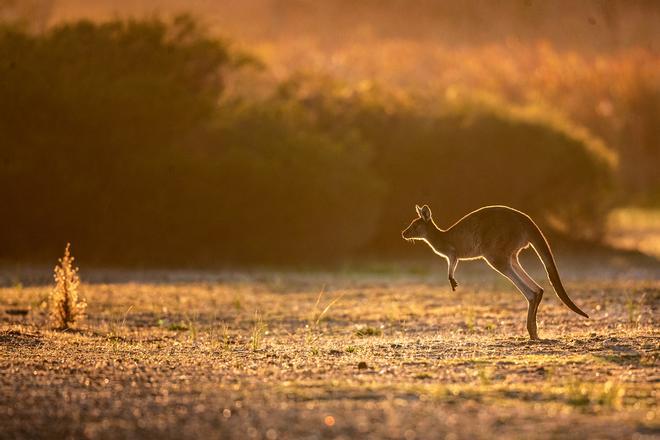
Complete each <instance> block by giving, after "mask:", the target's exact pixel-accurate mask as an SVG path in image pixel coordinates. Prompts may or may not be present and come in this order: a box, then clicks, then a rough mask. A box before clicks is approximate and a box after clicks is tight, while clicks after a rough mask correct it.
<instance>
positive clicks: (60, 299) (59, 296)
mask: <svg viewBox="0 0 660 440" xmlns="http://www.w3.org/2000/svg"><path fill="white" fill-rule="evenodd" d="M70 247H71V244H70V243H67V245H66V248H65V249H64V256H63V257H62V258H60V259H59V264H58V265H57V266H55V271H54V278H55V288H53V290H52V291H51V293H50V296H49V298H48V306H49V310H50V320H51V322H52V323H53V325H54V327H55V328H57V329H60V330H64V329H68V328H70V327H71V326H72V325H73V324H75V323H76V322H80V321H81V320H82V319H83V318H84V316H85V309H86V308H87V303H86V302H85V301H84V300H82V299H80V298H79V296H78V287H79V286H80V277H79V276H78V268H77V267H73V260H74V258H73V256H72V255H71V252H70Z"/></svg>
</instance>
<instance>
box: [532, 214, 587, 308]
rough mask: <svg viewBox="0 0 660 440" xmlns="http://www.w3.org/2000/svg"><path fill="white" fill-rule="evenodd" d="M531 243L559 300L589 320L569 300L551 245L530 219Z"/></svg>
mask: <svg viewBox="0 0 660 440" xmlns="http://www.w3.org/2000/svg"><path fill="white" fill-rule="evenodd" d="M530 223H531V224H530V226H531V230H530V237H529V238H530V242H531V243H532V246H534V250H535V251H536V254H537V255H538V256H539V258H540V259H541V261H543V265H544V266H545V271H546V273H547V274H548V278H549V279H550V283H551V284H552V287H553V288H554V289H555V292H556V293H557V296H558V297H559V299H560V300H561V301H562V302H563V303H564V304H566V306H568V308H569V309H571V310H573V311H574V312H575V313H577V314H578V315H582V316H584V317H585V318H588V317H589V315H587V314H586V313H584V312H583V311H582V310H581V309H580V308H579V307H578V306H576V305H575V303H574V302H573V301H571V298H569V296H568V294H567V293H566V290H565V289H564V285H563V284H562V283H561V279H560V278H559V272H557V265H556V264H555V258H554V257H553V255H552V251H551V250H550V245H549V244H548V241H547V240H546V239H545V236H544V235H543V233H542V232H541V230H540V229H539V227H538V226H536V224H535V223H534V222H533V221H532V220H531V219H530Z"/></svg>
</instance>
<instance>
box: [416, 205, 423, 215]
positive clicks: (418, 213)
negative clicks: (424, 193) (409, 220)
mask: <svg viewBox="0 0 660 440" xmlns="http://www.w3.org/2000/svg"><path fill="white" fill-rule="evenodd" d="M415 211H417V215H418V216H420V217H421V216H422V208H420V207H419V205H415Z"/></svg>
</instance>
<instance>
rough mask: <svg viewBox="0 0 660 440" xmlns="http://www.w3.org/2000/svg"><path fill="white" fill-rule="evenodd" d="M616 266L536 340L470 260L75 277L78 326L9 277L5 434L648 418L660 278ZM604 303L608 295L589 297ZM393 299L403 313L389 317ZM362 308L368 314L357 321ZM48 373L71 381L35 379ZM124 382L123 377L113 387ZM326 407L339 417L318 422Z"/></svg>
mask: <svg viewBox="0 0 660 440" xmlns="http://www.w3.org/2000/svg"><path fill="white" fill-rule="evenodd" d="M564 267H566V265H564ZM579 267H583V266H581V265H580V266H579ZM618 267H619V266H617V268H616V269H614V270H613V271H612V272H611V273H612V277H611V278H603V279H601V280H596V281H594V280H590V281H584V282H582V281H579V282H578V281H576V279H575V278H573V279H572V281H571V277H570V276H567V277H565V281H566V285H567V289H569V291H570V292H571V293H572V294H573V295H574V297H575V298H576V299H579V301H580V304H581V305H583V306H584V308H585V310H587V311H589V312H590V313H591V314H592V319H590V320H582V319H577V318H575V317H574V316H572V314H571V313H570V311H569V310H566V308H565V306H563V305H562V304H561V303H560V302H559V301H558V300H557V299H556V298H554V296H552V295H547V298H545V300H544V302H543V304H542V305H541V310H540V316H541V317H542V324H541V327H540V336H541V337H542V338H544V339H545V340H543V341H541V342H537V343H530V342H529V341H528V339H527V336H526V334H525V329H524V319H522V318H523V314H524V313H525V308H526V306H525V304H524V299H522V298H521V297H520V295H519V294H517V293H516V292H514V291H513V288H512V287H509V286H505V285H502V286H498V285H495V284H494V283H493V276H494V275H492V276H491V275H488V276H486V275H475V274H472V273H470V265H469V264H466V266H465V267H463V268H462V271H463V273H464V277H465V278H464V279H465V281H464V282H463V283H462V284H461V291H460V294H457V293H456V292H451V291H450V289H449V288H448V287H447V286H446V285H445V279H444V273H440V274H438V275H437V276H436V277H434V278H432V279H431V282H424V283H421V282H419V281H416V280H415V279H414V278H413V279H411V277H410V275H405V276H398V275H396V274H379V275H378V276H377V277H375V276H374V275H369V277H365V278H362V277H357V276H356V275H354V274H353V275H350V276H348V277H342V276H339V275H336V274H334V275H332V276H320V275H309V276H307V275H301V274H291V280H292V281H287V280H288V279H289V276H288V275H286V274H278V275H277V278H278V279H279V281H278V282H277V283H274V282H273V281H272V279H274V278H272V277H270V276H268V275H259V276H258V277H255V279H253V280H252V281H250V282H246V279H247V278H246V276H241V277H238V279H240V281H237V282H231V281H223V282H219V283H209V282H200V283H176V284H168V283H155V284H144V283H135V282H130V283H121V282H114V283H113V284H112V287H111V291H112V301H111V302H107V301H105V300H104V298H106V295H107V294H108V293H107V292H108V286H107V285H104V284H85V293H86V296H87V297H88V298H94V300H90V303H89V307H88V310H87V314H88V320H87V323H86V325H85V327H84V328H82V329H81V331H79V332H50V331H43V330H42V328H43V325H42V323H43V322H44V320H45V319H46V316H42V315H39V312H38V310H31V311H30V312H29V313H28V315H27V316H19V315H11V314H6V313H4V310H5V309H6V308H25V307H27V305H29V304H32V303H33V302H34V301H35V300H36V299H38V298H41V297H43V295H44V294H45V293H47V292H48V287H47V286H34V285H32V284H31V283H25V285H24V286H23V287H22V288H14V287H12V285H13V284H15V283H9V284H8V286H9V287H4V288H0V414H9V412H8V411H10V410H11V411H12V412H11V414H12V416H11V417H6V418H5V422H4V423H3V433H4V434H5V435H6V436H10V437H16V438H23V437H35V436H39V435H40V433H43V432H45V431H44V430H46V429H47V430H48V431H47V432H49V433H50V434H51V435H53V436H57V437H67V436H72V437H79V436H83V433H88V434H89V435H93V436H99V437H103V436H106V435H112V436H121V437H135V436H145V435H148V436H153V437H158V436H166V437H169V436H181V435H186V434H189V433H190V432H196V433H199V435H200V436H205V435H206V434H207V433H210V432H213V433H215V434H218V435H221V436H222V437H223V438H243V437H244V436H245V434H246V433H247V432H252V433H253V434H254V435H253V436H257V437H258V436H261V437H266V433H267V432H269V430H273V431H270V432H271V437H273V436H274V434H273V432H277V435H278V438H302V437H311V436H313V435H316V436H317V437H319V438H323V437H324V436H326V435H329V436H341V435H343V436H344V437H349V438H350V437H352V436H354V435H358V434H359V433H365V432H370V433H371V434H372V435H373V436H375V437H385V438H387V437H388V436H390V437H395V438H404V437H405V436H404V435H403V434H404V433H405V432H406V431H411V432H415V433H416V436H417V438H422V437H423V438H436V437H437V438H445V437H446V435H448V434H452V433H453V434H456V436H457V438H458V439H463V438H465V439H468V438H469V439H486V438H493V436H494V435H495V436H498V437H501V438H510V437H515V436H517V435H519V434H520V433H521V432H523V431H525V430H526V429H528V428H529V426H538V424H543V426H546V430H547V432H551V433H552V435H553V436H556V437H565V436H568V437H571V436H573V437H576V438H578V437H579V438H584V437H598V438H605V439H610V438H611V439H619V438H629V437H633V436H634V435H635V434H636V433H638V432H639V430H643V431H644V432H654V431H653V430H654V429H656V427H657V413H656V406H657V402H656V400H657V399H656V396H655V393H656V388H657V387H656V386H655V384H654V383H653V377H656V376H657V374H658V354H659V352H658V344H657V338H658V334H657V326H658V322H657V313H656V314H654V313H650V311H651V310H655V308H657V306H658V300H660V293H659V292H660V285H659V284H658V282H657V281H655V280H657V275H654V274H657V272H652V273H647V274H644V273H639V277H640V278H639V280H636V281H632V280H630V279H621V278H620V271H619V269H618ZM599 269H600V270H603V269H602V267H599ZM466 272H467V273H466ZM568 272H570V271H568ZM485 273H489V272H485ZM104 278H105V277H104ZM131 279H132V278H131ZM294 279H295V281H293V280H294ZM644 280H646V281H644ZM323 284H325V285H327V286H328V287H327V291H328V292H330V291H333V292H341V293H342V297H341V300H340V301H335V302H334V304H333V305H332V307H331V308H330V309H329V310H328V311H327V313H325V314H323V313H322V312H323V311H324V310H325V309H326V307H327V305H328V304H329V303H330V302H332V301H331V300H330V298H329V297H328V298H327V301H324V299H323V297H322V298H321V299H320V300H319V287H320V286H321V285H323ZM494 286H495V287H494ZM627 291H630V292H640V294H641V292H647V293H646V299H645V301H644V302H643V303H640V302H636V304H638V306H639V308H640V310H639V313H637V312H636V313H635V315H641V318H640V319H639V320H638V321H637V322H636V325H634V326H630V325H628V310H627V308H626V303H627V301H628V299H627V297H626V294H625V292H627ZM237 296H240V298H241V302H242V304H243V306H242V307H241V308H240V309H237V308H235V307H234V306H233V303H234V300H235V298H236V297H237ZM324 296H325V294H324ZM183 297H185V301H182V300H181V298H183ZM335 299H336V297H334V298H332V300H335ZM385 303H386V304H388V305H390V306H389V307H386V308H384V307H379V305H380V304H385ZM604 303H606V304H608V306H607V310H606V311H600V312H599V311H596V305H599V304H604ZM255 309H258V310H260V311H262V313H256V314H255V312H254V310H255ZM469 309H471V310H473V311H474V312H475V313H477V314H478V315H479V319H481V316H485V317H487V318H485V319H487V321H488V322H498V327H497V331H496V332H493V331H492V330H489V329H488V328H485V327H486V326H482V325H478V326H475V327H474V328H473V329H472V330H471V331H468V330H467V328H466V327H465V315H464V313H462V312H461V310H469ZM127 310H130V313H127ZM394 310H400V311H401V312H400V313H403V314H405V319H401V318H402V316H401V317H399V319H392V320H386V316H388V315H391V314H393V313H394ZM263 311H268V313H267V314H265V313H263ZM107 316H115V317H117V318H116V320H117V322H118V327H117V329H116V332H115V333H110V332H108V331H107V330H106V328H107V324H105V322H106V319H105V318H103V317H107ZM321 316H325V317H328V316H331V319H330V320H328V321H325V322H324V321H323V319H321V320H319V317H321ZM395 318H396V317H395ZM159 320H162V321H161V322H160V323H159ZM310 321H311V322H312V324H313V323H314V322H317V321H318V322H319V323H320V324H321V326H322V329H318V331H319V332H320V331H322V333H317V334H322V337H319V338H316V339H315V340H314V343H313V344H311V345H310V344H307V343H304V340H303V339H301V336H302V335H301V334H300V332H299V331H300V328H301V325H309V323H310ZM356 322H357V323H360V322H361V323H364V324H366V325H364V327H361V331H360V332H357V331H356V327H355V323H356ZM379 322H382V323H385V324H383V326H384V328H383V329H381V328H380V325H379V324H376V323H379ZM171 329H176V331H173V330H171ZM193 329H194V330H193ZM266 329H268V336H267V343H264V337H265V332H266ZM358 333H359V334H358ZM45 387H57V390H58V391H60V392H61V393H64V394H65V395H66V396H68V397H67V399H65V400H63V399H60V397H59V394H51V393H49V394H47V395H44V394H43V390H44V389H45ZM120 387H121V389H122V390H124V391H126V392H124V393H123V394H121V398H117V396H118V394H117V392H115V391H113V390H119V389H120ZM127 390H130V391H127ZM16 396H20V398H16ZM202 408H203V409H202ZM225 409H226V410H228V412H225V411H224V410H225ZM138 411H139V412H138ZM438 413H441V414H443V417H438ZM71 414H76V418H75V421H73V420H72V419H71V418H70V415H71ZM225 414H226V415H225ZM328 414H331V415H332V416H333V418H334V420H335V424H334V425H333V426H332V428H328V427H327V426H326V425H325V424H324V423H323V420H324V418H325V417H326V416H327V415H328ZM549 414H553V415H554V416H553V417H549V416H548V415H549ZM303 416H304V417H303ZM475 419H478V420H479V423H473V421H474V420H475ZM28 420H29V423H27V421H28ZM447 420H454V422H453V423H452V424H451V425H450V424H448V423H446V421H447ZM502 420H506V423H502V422H501V421H502ZM525 432H526V431H525ZM356 433H358V434H356ZM86 435H87V434H86ZM359 435H361V434H359ZM544 435H545V434H544V433H540V434H539V435H538V436H537V435H531V434H530V437H539V436H540V437H544ZM411 436H412V434H409V437H411Z"/></svg>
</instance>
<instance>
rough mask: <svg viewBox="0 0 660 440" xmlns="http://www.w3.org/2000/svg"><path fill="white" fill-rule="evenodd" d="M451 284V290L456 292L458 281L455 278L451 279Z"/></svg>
mask: <svg viewBox="0 0 660 440" xmlns="http://www.w3.org/2000/svg"><path fill="white" fill-rule="evenodd" d="M449 284H451V290H453V291H456V287H457V286H458V283H457V282H456V280H455V279H453V278H449Z"/></svg>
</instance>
